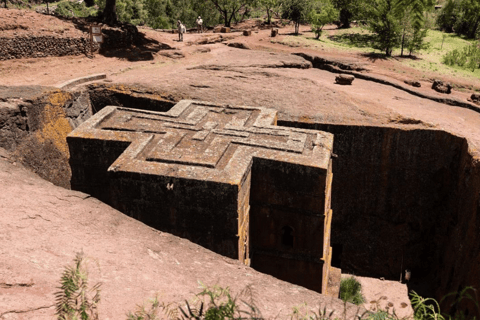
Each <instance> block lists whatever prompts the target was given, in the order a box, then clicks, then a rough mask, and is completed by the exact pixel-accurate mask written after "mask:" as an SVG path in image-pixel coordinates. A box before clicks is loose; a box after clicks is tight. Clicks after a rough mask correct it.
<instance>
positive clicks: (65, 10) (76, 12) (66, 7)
mask: <svg viewBox="0 0 480 320" xmlns="http://www.w3.org/2000/svg"><path fill="white" fill-rule="evenodd" d="M55 14H56V15H59V16H62V17H68V18H72V17H77V18H85V17H89V16H95V15H97V9H95V8H93V7H90V8H88V7H87V6H86V5H85V2H82V3H77V2H70V1H65V2H60V3H59V4H58V6H57V8H56V9H55Z"/></svg>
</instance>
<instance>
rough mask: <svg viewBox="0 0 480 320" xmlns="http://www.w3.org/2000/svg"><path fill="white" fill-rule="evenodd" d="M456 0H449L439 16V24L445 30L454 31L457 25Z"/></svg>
mask: <svg viewBox="0 0 480 320" xmlns="http://www.w3.org/2000/svg"><path fill="white" fill-rule="evenodd" d="M455 20H456V15H455V0H447V2H446V3H445V5H444V6H443V8H442V11H440V13H439V14H438V16H437V26H438V27H439V28H440V30H443V31H445V32H448V33H450V32H453V26H454V25H455Z"/></svg>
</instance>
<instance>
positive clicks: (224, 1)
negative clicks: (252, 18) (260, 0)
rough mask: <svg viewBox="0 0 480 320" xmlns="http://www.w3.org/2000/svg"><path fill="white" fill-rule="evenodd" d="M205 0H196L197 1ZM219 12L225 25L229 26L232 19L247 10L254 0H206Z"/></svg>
mask: <svg viewBox="0 0 480 320" xmlns="http://www.w3.org/2000/svg"><path fill="white" fill-rule="evenodd" d="M199 1H200V2H205V0H196V2H197V5H198V2H199ZM208 2H210V3H211V4H212V5H213V6H214V7H215V8H216V9H217V11H218V12H219V13H220V15H221V16H222V19H223V23H224V25H225V27H230V26H231V24H232V20H233V19H234V18H235V16H236V15H238V14H239V13H240V12H246V11H248V10H249V9H250V8H251V7H252V6H253V5H254V4H255V0H208Z"/></svg>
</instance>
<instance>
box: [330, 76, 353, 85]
mask: <svg viewBox="0 0 480 320" xmlns="http://www.w3.org/2000/svg"><path fill="white" fill-rule="evenodd" d="M353 80H355V77H354V76H352V75H350V74H339V75H338V76H336V77H335V83H336V84H341V85H351V84H352V82H353Z"/></svg>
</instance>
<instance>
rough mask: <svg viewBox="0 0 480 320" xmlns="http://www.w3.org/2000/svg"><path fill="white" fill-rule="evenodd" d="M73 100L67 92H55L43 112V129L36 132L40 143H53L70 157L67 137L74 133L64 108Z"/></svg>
mask: <svg viewBox="0 0 480 320" xmlns="http://www.w3.org/2000/svg"><path fill="white" fill-rule="evenodd" d="M69 99H71V95H70V94H69V93H66V92H61V91H57V92H53V93H52V94H50V95H49V96H48V99H47V100H48V102H49V104H47V105H45V107H44V109H43V112H42V120H43V121H42V122H43V123H42V128H41V129H40V130H38V131H37V132H36V137H37V139H38V140H39V141H40V142H44V141H46V140H51V141H53V143H54V145H55V146H56V147H57V149H58V150H59V151H61V152H62V153H63V154H65V155H66V156H67V157H68V155H69V154H68V145H67V135H68V134H69V133H70V132H71V131H72V127H71V126H70V123H69V122H68V119H67V115H66V114H65V110H64V109H63V106H64V105H65V103H66V102H67V101H68V100H69Z"/></svg>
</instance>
